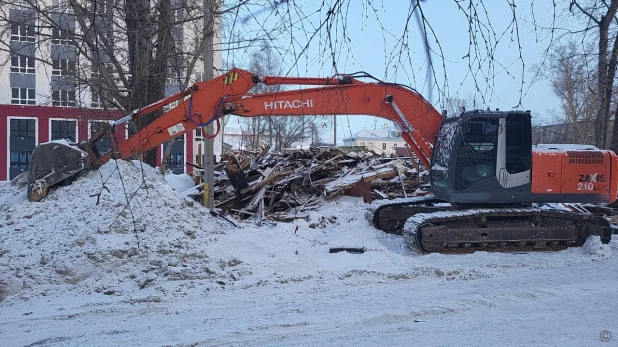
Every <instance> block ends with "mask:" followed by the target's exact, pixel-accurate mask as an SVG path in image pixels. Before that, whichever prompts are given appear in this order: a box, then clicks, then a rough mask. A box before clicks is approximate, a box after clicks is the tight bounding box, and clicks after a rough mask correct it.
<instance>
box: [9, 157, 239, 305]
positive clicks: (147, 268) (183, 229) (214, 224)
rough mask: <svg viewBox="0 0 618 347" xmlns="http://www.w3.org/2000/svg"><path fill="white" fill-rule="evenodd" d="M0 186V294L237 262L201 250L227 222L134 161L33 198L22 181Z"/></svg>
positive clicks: (101, 288)
mask: <svg viewBox="0 0 618 347" xmlns="http://www.w3.org/2000/svg"><path fill="white" fill-rule="evenodd" d="M1 187H2V188H1V189H2V191H1V192H0V193H1V194H0V213H1V215H2V217H1V218H0V278H2V282H0V301H1V300H2V299H3V297H6V296H9V295H14V294H17V292H19V291H22V293H20V294H19V295H23V296H24V297H28V296H30V295H36V294H40V295H49V294H51V293H53V292H57V291H64V290H76V291H80V292H93V291H94V292H102V293H106V294H113V293H118V292H128V293H130V292H134V291H135V290H139V289H144V288H146V287H149V286H156V285H157V284H158V283H160V282H162V281H175V280H187V279H212V282H215V281H216V279H218V278H220V277H227V276H229V273H228V271H230V270H229V269H230V268H233V267H234V266H237V265H239V264H241V263H242V262H241V261H239V260H237V259H221V258H217V257H213V256H211V255H210V254H207V253H206V252H205V250H204V247H205V246H207V245H208V244H210V243H212V242H213V241H214V240H216V238H217V236H218V235H220V234H222V233H223V232H224V230H225V229H226V228H227V226H224V225H222V224H221V222H220V221H219V220H216V219H215V218H214V217H212V216H210V215H209V214H207V210H206V209H204V208H203V207H201V206H199V205H198V204H196V203H195V202H194V201H192V200H190V199H188V198H186V197H183V196H181V195H180V194H179V193H178V192H176V191H175V190H174V189H173V188H172V187H171V186H170V185H169V184H167V183H166V181H165V180H164V178H163V176H161V175H159V174H158V173H157V171H156V170H155V169H154V168H152V167H149V166H147V165H142V164H141V163H139V162H127V161H111V162H109V163H107V164H105V165H103V166H102V167H101V168H100V169H99V170H97V171H91V172H87V173H86V174H85V175H83V176H82V177H80V178H78V179H77V181H76V182H74V183H73V184H71V185H68V186H65V187H59V188H57V189H55V190H53V191H52V192H51V193H50V195H49V196H48V197H47V198H46V199H44V201H42V202H38V203H30V202H28V201H27V200H26V196H25V188H23V187H19V186H16V185H9V184H3V185H2V186H1ZM203 225H204V227H203ZM159 291H161V289H159Z"/></svg>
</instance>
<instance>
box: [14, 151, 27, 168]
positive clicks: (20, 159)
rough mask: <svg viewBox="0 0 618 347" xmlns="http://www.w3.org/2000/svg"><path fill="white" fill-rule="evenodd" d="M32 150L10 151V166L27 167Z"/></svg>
mask: <svg viewBox="0 0 618 347" xmlns="http://www.w3.org/2000/svg"><path fill="white" fill-rule="evenodd" d="M31 156H32V151H11V167H28V164H29V163H30V157H31Z"/></svg>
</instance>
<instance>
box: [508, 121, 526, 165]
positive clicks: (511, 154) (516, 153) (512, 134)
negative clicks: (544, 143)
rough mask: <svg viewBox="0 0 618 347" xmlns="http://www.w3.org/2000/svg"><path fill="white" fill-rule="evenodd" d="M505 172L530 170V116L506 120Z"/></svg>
mask: <svg viewBox="0 0 618 347" xmlns="http://www.w3.org/2000/svg"><path fill="white" fill-rule="evenodd" d="M506 129H507V132H506V171H507V172H508V173H510V174H515V173H519V172H524V171H526V170H530V167H531V163H532V129H531V122H530V116H526V115H521V114H519V115H509V116H508V117H507V118H506Z"/></svg>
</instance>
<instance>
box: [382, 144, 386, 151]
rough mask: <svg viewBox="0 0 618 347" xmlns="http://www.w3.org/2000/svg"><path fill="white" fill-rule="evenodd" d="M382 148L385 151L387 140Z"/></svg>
mask: <svg viewBox="0 0 618 347" xmlns="http://www.w3.org/2000/svg"><path fill="white" fill-rule="evenodd" d="M382 150H383V151H385V150H386V142H384V143H382Z"/></svg>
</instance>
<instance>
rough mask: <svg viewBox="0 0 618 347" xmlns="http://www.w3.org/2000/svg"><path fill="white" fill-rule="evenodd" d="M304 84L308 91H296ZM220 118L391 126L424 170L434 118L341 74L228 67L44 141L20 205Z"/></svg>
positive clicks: (424, 108)
mask: <svg viewBox="0 0 618 347" xmlns="http://www.w3.org/2000/svg"><path fill="white" fill-rule="evenodd" d="M258 83H264V84H267V85H277V84H279V85H284V84H285V85H297V86H299V87H301V88H299V89H296V90H289V91H282V92H272V93H263V94H250V93H249V91H250V90H251V89H252V88H253V87H254V86H255V85H256V84H258ZM306 86H315V87H311V88H304V87H306ZM173 103H177V105H176V106H175V107H173V108H171V110H170V111H168V112H166V113H164V114H163V115H162V116H161V117H159V118H158V119H156V120H155V121H154V122H152V123H150V124H148V125H147V126H145V127H144V128H142V129H141V130H139V131H138V132H137V133H135V134H133V135H131V136H129V137H128V138H127V139H126V140H124V141H120V140H119V139H118V137H117V134H116V133H115V130H114V129H115V126H117V125H120V124H122V123H125V122H127V121H130V120H134V119H136V118H139V117H141V116H143V115H145V114H148V113H151V112H153V111H156V110H158V109H160V108H162V107H163V106H166V105H172V104H173ZM225 114H236V115H239V116H242V117H260V116H313V115H370V116H377V117H381V118H384V119H388V120H391V121H393V122H395V123H396V124H398V125H399V127H400V128H401V130H402V138H403V139H404V140H405V141H406V143H407V144H408V145H409V146H410V148H411V149H412V150H413V151H414V153H415V154H416V156H417V157H418V158H419V160H420V162H421V163H422V164H423V166H425V167H426V168H429V163H430V160H431V154H432V149H433V143H434V140H435V138H436V136H437V132H438V129H439V127H440V123H441V120H442V117H441V115H440V113H439V112H437V111H436V110H435V109H434V108H433V107H432V106H431V105H430V104H429V103H428V102H427V101H426V100H425V99H424V98H423V97H422V96H421V95H420V94H418V93H416V92H415V91H413V90H412V89H410V88H407V87H404V86H401V85H397V84H391V83H384V82H381V81H377V82H362V81H359V80H357V79H355V78H352V77H351V76H349V75H340V76H335V77H332V78H306V77H278V76H266V77H264V78H263V79H260V77H259V76H257V75H256V74H253V73H251V72H249V71H245V70H241V69H232V70H231V71H229V72H228V73H226V74H225V75H222V76H220V77H218V78H215V79H212V80H210V81H206V82H200V83H196V84H194V85H192V86H191V87H189V88H187V89H185V90H183V91H180V92H178V93H176V94H174V95H171V96H169V97H166V98H164V99H162V100H160V101H157V102H155V103H153V104H151V105H148V106H145V107H143V108H140V109H137V110H135V111H133V112H131V113H130V114H129V115H127V116H125V117H123V118H122V119H119V120H117V121H115V122H114V123H113V124H112V125H111V126H110V127H108V128H106V129H104V130H103V131H101V132H99V133H97V134H96V135H95V136H93V137H92V138H90V139H88V140H87V141H84V142H81V143H80V144H79V145H78V147H79V149H75V148H71V147H67V146H61V145H59V144H58V143H54V142H51V143H45V144H41V145H39V146H37V148H36V149H35V150H34V152H33V156H32V160H31V163H30V168H29V176H28V199H29V200H30V201H39V200H41V199H42V198H44V197H45V196H46V195H47V190H48V188H49V187H52V186H54V185H56V184H58V183H60V182H62V181H66V180H67V179H70V178H71V177H72V176H75V175H76V174H77V173H79V172H80V171H83V170H85V169H96V168H98V167H99V166H100V165H102V164H104V163H105V162H107V161H109V160H111V159H126V158H130V157H133V156H135V155H137V154H141V153H144V152H147V151H149V150H151V149H153V148H155V147H157V146H159V145H161V144H162V143H164V142H166V141H169V140H170V139H173V138H175V137H177V136H181V135H183V134H185V133H187V132H189V131H192V130H194V129H196V128H198V127H201V126H205V125H207V124H209V123H210V122H213V121H215V120H217V119H218V118H219V117H221V116H223V115H225ZM103 137H107V138H109V140H110V142H111V144H112V146H111V147H112V149H111V150H109V151H108V152H106V153H98V151H97V149H96V142H97V141H99V140H100V139H101V138H103Z"/></svg>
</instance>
